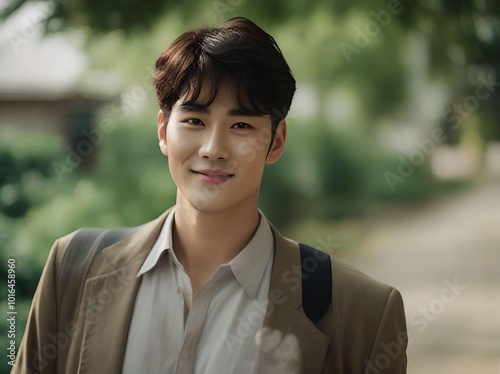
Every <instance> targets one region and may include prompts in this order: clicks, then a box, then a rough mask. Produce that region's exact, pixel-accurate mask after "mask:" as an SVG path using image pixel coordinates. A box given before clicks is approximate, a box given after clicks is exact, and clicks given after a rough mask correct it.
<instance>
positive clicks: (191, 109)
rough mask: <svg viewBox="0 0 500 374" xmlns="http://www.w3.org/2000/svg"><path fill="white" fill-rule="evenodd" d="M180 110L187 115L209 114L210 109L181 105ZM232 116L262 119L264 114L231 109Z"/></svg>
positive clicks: (193, 105) (201, 106)
mask: <svg viewBox="0 0 500 374" xmlns="http://www.w3.org/2000/svg"><path fill="white" fill-rule="evenodd" d="M179 110H180V111H181V112H185V113H203V114H206V113H209V112H210V111H209V109H208V107H207V106H206V105H203V104H180V105H179ZM228 114H229V115H230V116H243V117H262V116H263V115H264V113H262V112H259V111H256V110H252V109H244V108H237V109H230V110H229V111H228Z"/></svg>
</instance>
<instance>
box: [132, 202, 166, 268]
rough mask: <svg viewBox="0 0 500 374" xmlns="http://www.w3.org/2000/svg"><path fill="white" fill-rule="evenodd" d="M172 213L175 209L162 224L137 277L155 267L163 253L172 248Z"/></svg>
mask: <svg viewBox="0 0 500 374" xmlns="http://www.w3.org/2000/svg"><path fill="white" fill-rule="evenodd" d="M174 213H175V207H174V208H173V209H172V210H171V211H170V213H169V214H168V216H167V218H166V219H165V223H164V224H163V228H162V229H161V232H160V235H158V239H156V242H155V244H154V245H153V248H152V249H151V251H150V252H149V254H148V257H146V261H144V264H142V267H141V269H140V270H139V272H138V273H137V276H138V277H140V276H141V275H143V274H144V273H147V272H148V271H150V270H151V269H152V268H153V267H155V265H156V264H157V263H158V261H159V260H160V258H161V257H162V255H163V253H165V252H166V251H169V250H171V249H172V248H173V247H174V246H173V245H172V223H173V222H174ZM172 252H173V251H172Z"/></svg>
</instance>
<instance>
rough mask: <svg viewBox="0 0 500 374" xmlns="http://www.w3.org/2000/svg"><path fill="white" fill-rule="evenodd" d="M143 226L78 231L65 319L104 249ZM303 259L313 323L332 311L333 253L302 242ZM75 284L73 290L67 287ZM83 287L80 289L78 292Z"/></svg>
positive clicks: (63, 277)
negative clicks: (331, 257) (90, 269)
mask: <svg viewBox="0 0 500 374" xmlns="http://www.w3.org/2000/svg"><path fill="white" fill-rule="evenodd" d="M138 228H139V227H130V228H114V229H96V228H93V229H81V230H79V231H78V232H77V233H75V235H74V237H73V239H71V242H70V243H69V245H68V248H67V249H66V253H65V255H64V258H63V261H62V265H61V271H60V273H59V274H60V277H59V285H60V286H59V287H58V291H59V297H60V298H61V300H65V301H66V302H64V303H61V309H62V310H60V311H59V313H60V315H61V317H63V320H66V321H72V320H74V319H75V318H76V315H75V313H76V312H77V309H78V308H75V305H79V303H80V296H81V294H82V290H83V286H84V282H85V279H86V278H87V272H88V270H89V267H90V264H91V263H92V260H93V258H94V257H95V256H96V255H97V254H98V253H100V252H101V251H102V250H103V249H104V248H106V247H108V246H110V245H112V244H114V243H116V242H118V241H120V240H122V239H124V238H125V237H127V236H129V235H130V234H132V233H133V232H134V231H136V230H137V229H138ZM299 247H300V262H301V268H302V304H303V308H304V312H305V314H306V316H307V318H309V319H310V320H311V321H312V322H313V323H316V322H317V321H318V320H319V319H320V318H321V317H323V315H324V314H325V313H326V311H327V310H328V307H329V306H330V303H331V297H332V271H331V262H330V256H329V255H327V254H326V253H323V252H320V251H318V250H317V249H314V248H312V247H309V246H307V245H305V244H300V245H299ZM69 282H71V283H72V287H71V291H72V292H71V291H70V288H69V287H65V285H67V284H68V283H69ZM77 290H79V291H77Z"/></svg>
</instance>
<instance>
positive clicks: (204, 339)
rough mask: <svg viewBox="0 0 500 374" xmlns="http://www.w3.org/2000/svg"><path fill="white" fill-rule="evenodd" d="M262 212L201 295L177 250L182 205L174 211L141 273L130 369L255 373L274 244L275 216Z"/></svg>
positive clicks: (126, 369) (132, 372)
mask: <svg viewBox="0 0 500 374" xmlns="http://www.w3.org/2000/svg"><path fill="white" fill-rule="evenodd" d="M259 214H260V223H259V226H258V228H257V230H256V232H255V234H254V236H253V237H252V239H251V240H250V242H249V243H248V244H247V245H246V247H245V248H244V249H243V250H242V251H241V252H240V253H239V254H238V255H237V256H236V257H234V258H233V259H232V260H231V261H229V262H228V263H225V264H222V265H220V266H219V268H218V269H217V270H216V271H215V272H214V273H213V274H212V275H211V277H210V278H209V280H208V281H207V283H206V284H205V285H204V286H203V287H202V289H201V290H200V292H199V293H198V296H197V298H196V299H195V300H194V301H193V300H192V294H193V291H192V287H191V281H190V279H189V277H188V275H187V274H186V272H185V271H184V268H183V266H182V264H181V263H180V262H179V261H178V259H177V257H176V256H175V253H174V251H173V242H172V224H173V221H174V215H175V209H173V210H172V211H171V212H170V213H169V215H168V216H167V218H166V220H165V223H164V225H163V228H162V230H161V232H160V235H159V236H158V239H157V240H156V242H155V244H154V246H153V248H152V249H151V252H150V253H149V255H148V257H147V258H146V260H145V261H144V264H143V266H142V268H141V269H140V271H139V273H138V274H137V276H138V277H142V281H141V284H140V286H139V290H138V293H137V297H136V300H135V305H134V311H133V314H132V320H131V324H130V330H129V334H128V340H127V346H126V351H125V359H124V364H123V371H122V372H123V374H137V373H148V374H160V373H162V374H163V373H195V374H201V373H206V374H209V373H210V374H212V373H221V374H223V373H242V374H245V373H252V372H253V370H254V367H255V363H256V361H255V358H256V355H257V345H256V343H255V334H256V333H257V331H258V330H259V329H260V328H261V327H262V323H263V320H264V316H265V313H266V308H267V302H268V293H269V284H270V280H271V268H272V263H273V246H274V238H273V234H272V232H271V228H270V227H269V224H268V222H267V219H266V218H265V217H264V215H263V213H262V212H260V211H259ZM216 250H217V248H214V251H216Z"/></svg>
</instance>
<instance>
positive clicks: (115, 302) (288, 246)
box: [12, 211, 407, 374]
mask: <svg viewBox="0 0 500 374" xmlns="http://www.w3.org/2000/svg"><path fill="white" fill-rule="evenodd" d="M167 214H168V211H166V212H165V213H164V214H162V215H161V216H160V217H158V218H157V219H155V220H153V221H151V222H149V223H147V224H145V225H143V226H141V227H140V228H139V229H138V230H137V231H136V232H135V233H133V234H132V235H130V236H128V237H126V238H125V239H123V240H121V241H119V242H117V243H115V244H113V245H111V246H109V247H107V248H105V249H103V251H102V253H101V254H99V255H97V256H96V258H95V259H94V261H93V262H92V263H91V265H90V268H89V271H88V273H87V275H86V278H85V282H84V286H83V291H82V292H81V297H80V298H76V299H77V300H78V299H79V300H80V302H79V303H75V305H74V306H71V305H65V304H64V303H65V299H64V298H62V297H61V295H62V294H64V293H65V292H79V291H78V287H74V284H77V283H78V282H75V281H74V280H72V279H71V277H70V278H69V279H60V273H59V269H60V266H61V261H62V259H63V256H64V254H65V250H66V248H67V245H68V243H69V242H70V240H71V238H72V236H73V235H74V233H72V234H69V235H67V236H64V237H62V238H60V239H58V240H57V241H56V242H55V243H54V245H53V247H52V249H51V251H50V254H49V257H48V260H47V263H46V265H45V268H44V270H43V273H42V276H41V279H40V282H39V284H38V287H37V290H36V293H35V296H34V298H33V303H32V306H31V310H30V314H29V317H28V321H27V325H26V330H25V333H24V337H23V340H22V342H21V345H20V348H19V352H18V355H17V361H16V364H15V366H14V367H13V370H12V373H14V374H20V373H44V374H56V373H60V374H63V373H64V374H71V373H80V374H83V373H91V374H99V373H103V374H115V373H116V374H118V373H121V368H122V363H123V359H124V352H125V346H126V342H127V335H128V329H129V324H130V319H131V313H132V309H133V306H134V301H135V297H136V294H137V290H138V287H139V284H140V280H141V278H137V277H136V274H137V272H138V271H139V269H140V267H141V266H142V264H143V262H144V260H145V258H146V256H147V254H148V252H149V250H150V249H151V248H152V246H153V244H154V242H155V241H156V238H157V236H158V234H159V232H160V230H161V228H162V226H163V222H164V220H165V218H166V215H167ZM271 229H272V231H273V234H274V238H275V253H274V264H273V269H272V275H271V286H270V290H269V304H270V306H269V308H268V311H267V314H266V317H265V320H264V326H266V327H269V328H271V329H278V330H280V331H281V332H282V333H283V334H285V335H286V334H294V335H295V336H296V337H297V338H298V342H299V348H300V360H299V361H298V362H300V372H301V373H310V374H313V373H330V374H361V373H365V374H379V373H386V374H389V373H390V374H401V373H406V345H407V336H406V322H405V316H404V310H403V302H402V299H401V296H400V294H399V292H398V291H397V290H395V289H394V288H391V287H389V286H387V285H384V284H382V283H379V282H377V281H375V280H373V279H372V278H369V277H368V276H366V275H364V274H363V273H361V272H359V271H357V270H355V269H353V268H352V267H349V266H347V265H345V264H343V263H341V262H339V261H337V260H332V304H331V305H330V308H329V309H328V311H327V313H326V314H325V316H324V317H322V318H321V319H320V320H319V321H318V322H317V323H316V324H313V323H312V322H311V321H310V320H309V319H308V318H307V317H306V316H305V314H304V312H303V309H302V288H301V281H300V272H298V273H297V272H296V271H295V272H294V269H300V265H301V264H300V253H299V246H298V243H297V242H294V241H292V240H290V239H287V238H285V237H283V236H282V235H280V234H279V232H278V231H277V230H276V229H275V228H274V227H272V226H271ZM297 274H298V275H297ZM72 287H73V288H76V289H75V290H72ZM68 310H70V311H71V313H68V312H67V311H68ZM264 366H265V365H262V367H264ZM262 367H261V368H260V369H257V372H265V371H266V370H265V369H263V368H262ZM217 374H219V373H217Z"/></svg>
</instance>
